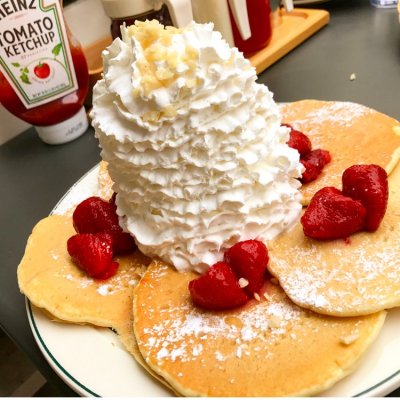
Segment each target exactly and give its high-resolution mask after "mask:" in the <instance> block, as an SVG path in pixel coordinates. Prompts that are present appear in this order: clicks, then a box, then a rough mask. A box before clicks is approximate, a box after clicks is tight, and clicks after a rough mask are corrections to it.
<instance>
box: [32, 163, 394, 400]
mask: <svg viewBox="0 0 400 400" xmlns="http://www.w3.org/2000/svg"><path fill="white" fill-rule="evenodd" d="M97 174H98V166H96V167H95V168H93V169H92V170H91V171H89V172H88V173H87V174H86V175H85V176H83V177H82V178H81V179H80V180H79V181H78V182H77V183H76V184H75V185H74V186H73V187H72V188H71V189H70V190H69V191H68V192H67V193H66V195H65V196H64V197H63V198H62V199H61V200H60V202H59V203H58V204H57V206H56V207H55V209H54V210H53V213H57V214H58V213H63V212H65V211H67V210H69V209H70V208H71V207H72V206H73V205H76V204H78V203H79V202H80V201H81V200H83V199H85V198H87V197H89V196H91V195H93V194H96V193H97V192H98V186H97ZM27 311H28V318H29V322H30V325H31V328H32V332H33V335H34V337H35V339H36V342H37V343H38V345H39V347H40V349H41V351H42V353H43V355H44V356H45V358H46V359H47V361H48V362H49V364H50V365H51V367H52V368H53V369H54V371H55V372H56V373H57V374H58V375H59V376H60V377H61V378H62V379H63V380H64V381H65V382H66V383H67V384H68V385H69V386H70V387H71V388H72V389H73V390H75V391H76V392H77V393H78V394H80V395H82V396H100V397H168V396H171V392H169V391H168V390H167V389H165V388H164V387H163V386H162V385H161V384H160V383H158V382H157V381H156V380H154V379H153V378H151V377H150V376H149V375H148V374H147V373H146V372H145V371H144V370H143V369H142V367H140V366H139V365H138V364H137V363H136V361H135V360H134V359H133V358H132V357H131V356H130V355H129V354H128V353H127V352H126V351H125V350H124V349H123V347H122V346H121V345H120V343H119V342H118V337H117V336H116V335H115V334H114V333H113V332H112V331H111V330H108V329H104V328H95V327H90V326H79V325H72V324H71V325H68V324H59V323H55V322H51V321H50V320H49V319H48V318H47V317H46V316H45V315H44V314H43V313H42V312H41V311H40V310H39V309H37V308H35V307H34V306H32V305H31V304H30V303H29V301H27ZM399 326H400V309H396V310H392V311H390V312H388V316H387V318H386V321H385V324H384V327H383V329H382V331H381V333H380V334H379V337H378V338H377V340H376V341H375V342H374V344H373V345H372V347H371V348H370V349H369V351H368V352H367V353H366V354H365V356H364V357H363V359H362V360H361V361H360V364H359V366H358V368H357V369H356V371H355V372H353V373H352V374H351V375H349V376H348V377H346V378H345V379H343V380H341V381H340V382H339V383H337V384H336V385H335V386H334V387H333V388H331V389H330V390H327V391H325V392H324V393H321V396H323V397H328V396H335V397H350V396H385V395H386V394H388V393H390V392H391V391H393V390H395V389H396V388H397V387H399V386H400V357H399V354H400V335H399Z"/></svg>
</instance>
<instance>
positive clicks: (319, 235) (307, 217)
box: [301, 186, 366, 240]
mask: <svg viewBox="0 0 400 400" xmlns="http://www.w3.org/2000/svg"><path fill="white" fill-rule="evenodd" d="M365 216H366V210H365V208H364V206H363V205H362V203H361V202H360V201H358V200H353V199H351V198H350V197H347V196H344V195H343V193H342V192H341V191H340V190H338V189H336V188H334V187H330V186H329V187H324V188H323V189H320V190H319V191H318V192H317V193H315V195H314V196H313V198H312V199H311V202H310V205H309V206H308V207H307V209H306V211H305V213H304V214H303V216H302V217H301V224H302V225H303V231H304V234H305V235H306V236H308V237H310V238H313V239H321V240H325V239H339V238H346V237H348V236H349V235H351V234H353V233H355V232H357V231H359V230H361V229H362V228H363V226H364V221H365Z"/></svg>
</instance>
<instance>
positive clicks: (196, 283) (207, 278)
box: [189, 261, 248, 310]
mask: <svg viewBox="0 0 400 400" xmlns="http://www.w3.org/2000/svg"><path fill="white" fill-rule="evenodd" d="M189 291H190V294H191V296H192V300H193V302H194V303H195V304H196V305H198V306H200V307H202V308H205V309H207V310H226V309H230V308H234V307H239V306H242V305H243V304H245V303H246V302H247V300H248V297H247V295H246V293H245V292H244V290H243V289H242V288H241V287H240V286H239V282H238V280H237V277H236V275H235V273H234V272H233V271H232V269H231V268H230V267H229V266H228V265H227V264H226V263H224V262H222V261H221V262H218V263H216V264H214V265H212V266H211V267H210V268H209V269H208V270H207V272H206V273H205V274H204V275H202V276H200V277H199V278H197V279H194V280H192V281H190V282H189Z"/></svg>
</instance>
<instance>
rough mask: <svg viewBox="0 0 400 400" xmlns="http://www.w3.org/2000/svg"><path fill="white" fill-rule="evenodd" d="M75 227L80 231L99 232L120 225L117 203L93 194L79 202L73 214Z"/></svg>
mask: <svg viewBox="0 0 400 400" xmlns="http://www.w3.org/2000/svg"><path fill="white" fill-rule="evenodd" d="M72 220H73V223H74V228H75V230H76V231H77V232H79V233H97V232H104V231H107V230H112V229H115V228H116V227H119V223H118V215H117V213H116V212H115V204H112V203H110V202H108V201H105V200H103V199H102V198H100V197H97V196H92V197H89V198H87V199H85V200H84V201H82V202H81V203H79V204H78V205H77V206H76V208H75V211H74V213H73V215H72Z"/></svg>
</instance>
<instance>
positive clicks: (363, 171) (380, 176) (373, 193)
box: [342, 164, 389, 232]
mask: <svg viewBox="0 0 400 400" xmlns="http://www.w3.org/2000/svg"><path fill="white" fill-rule="evenodd" d="M342 185H343V193H344V194H345V195H346V196H349V197H351V198H352V199H355V200H360V201H361V203H362V204H363V206H364V207H365V209H366V210H367V216H366V218H365V226H364V228H365V229H366V230H367V231H369V232H374V231H376V230H377V229H378V227H379V225H380V223H381V221H382V219H383V217H384V215H385V212H386V208H387V202H388V197H389V186H388V179H387V173H386V171H385V170H384V169H383V168H382V167H380V166H379V165H374V164H370V165H353V166H351V167H350V168H347V169H346V170H345V171H344V172H343V175H342Z"/></svg>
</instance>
